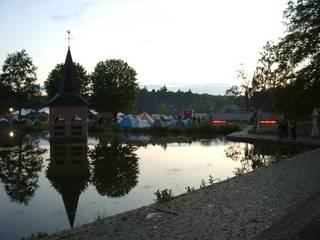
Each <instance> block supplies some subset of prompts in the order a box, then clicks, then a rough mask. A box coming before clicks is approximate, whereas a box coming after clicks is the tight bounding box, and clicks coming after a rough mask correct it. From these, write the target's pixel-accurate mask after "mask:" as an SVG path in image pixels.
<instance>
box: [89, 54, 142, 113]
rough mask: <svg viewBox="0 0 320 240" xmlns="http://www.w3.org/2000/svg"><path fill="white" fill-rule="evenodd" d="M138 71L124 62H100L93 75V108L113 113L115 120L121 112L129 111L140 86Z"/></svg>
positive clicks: (114, 60) (113, 60)
mask: <svg viewBox="0 0 320 240" xmlns="http://www.w3.org/2000/svg"><path fill="white" fill-rule="evenodd" d="M136 75H137V73H136V71H135V70H134V69H133V68H132V67H130V66H129V64H128V63H126V62H125V61H123V60H116V59H111V60H106V61H105V62H99V63H98V64H97V65H96V67H95V69H94V71H93V73H92V98H91V104H92V106H93V107H94V108H95V109H96V110H97V111H100V112H111V113H113V114H114V119H116V115H117V113H118V112H120V111H124V112H126V111H129V110H130V109H131V108H132V104H133V102H134V100H135V97H136V93H137V89H138V84H137V79H136Z"/></svg>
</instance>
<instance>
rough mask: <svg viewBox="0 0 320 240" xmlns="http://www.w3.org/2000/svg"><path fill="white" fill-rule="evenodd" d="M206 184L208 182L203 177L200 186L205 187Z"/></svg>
mask: <svg viewBox="0 0 320 240" xmlns="http://www.w3.org/2000/svg"><path fill="white" fill-rule="evenodd" d="M206 186H207V185H206V182H205V181H204V180H203V179H201V184H200V188H205V187H206Z"/></svg>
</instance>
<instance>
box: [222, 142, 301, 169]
mask: <svg viewBox="0 0 320 240" xmlns="http://www.w3.org/2000/svg"><path fill="white" fill-rule="evenodd" d="M303 151H304V150H303V149H299V150H298V149H296V148H294V147H292V146H285V147H284V146H282V147H281V146H275V145H273V144H249V143H233V144H230V145H229V146H228V147H227V149H226V150H225V154H226V157H228V158H231V159H232V160H234V161H240V163H241V167H239V168H236V169H235V170H234V171H233V172H234V174H235V175H242V174H244V173H247V172H250V171H252V170H253V169H255V168H261V167H268V166H271V165H272V164H274V163H276V162H279V161H281V160H282V159H284V158H288V157H290V156H292V155H294V154H297V153H299V152H303Z"/></svg>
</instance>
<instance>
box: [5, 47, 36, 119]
mask: <svg viewBox="0 0 320 240" xmlns="http://www.w3.org/2000/svg"><path fill="white" fill-rule="evenodd" d="M36 69H37V68H36V67H35V66H34V65H33V62H32V59H31V58H30V57H29V55H28V54H27V52H26V51H25V50H21V51H20V52H15V53H12V54H8V56H7V58H6V60H5V61H4V64H3V66H2V74H1V81H2V85H3V86H5V87H7V88H8V90H9V91H10V92H11V93H13V95H14V104H15V108H16V109H18V110H19V113H20V114H19V116H20V119H21V109H22V108H23V107H28V106H30V104H32V102H33V100H34V99H35V98H34V97H35V96H39V95H40V94H41V93H40V85H38V84H36V80H37V76H36Z"/></svg>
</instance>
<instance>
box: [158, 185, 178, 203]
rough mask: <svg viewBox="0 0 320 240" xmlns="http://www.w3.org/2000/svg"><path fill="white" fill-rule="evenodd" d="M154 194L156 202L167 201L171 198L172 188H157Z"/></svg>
mask: <svg viewBox="0 0 320 240" xmlns="http://www.w3.org/2000/svg"><path fill="white" fill-rule="evenodd" d="M154 194H155V195H156V199H155V201H156V202H157V203H164V202H168V201H170V200H171V199H172V198H173V195H172V189H167V188H166V189H163V190H159V189H158V190H157V191H156V192H155V193H154Z"/></svg>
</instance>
